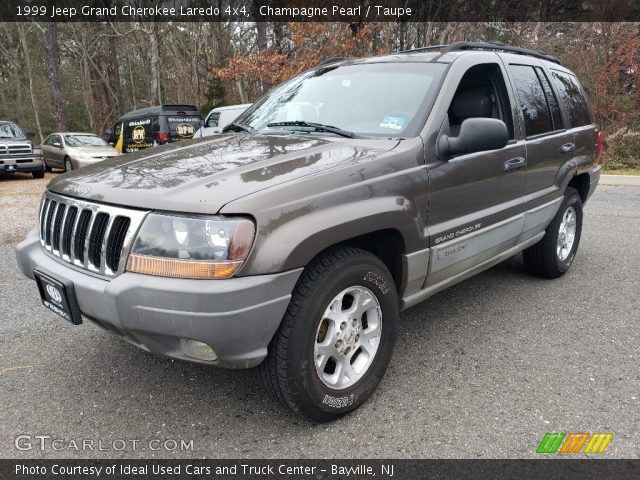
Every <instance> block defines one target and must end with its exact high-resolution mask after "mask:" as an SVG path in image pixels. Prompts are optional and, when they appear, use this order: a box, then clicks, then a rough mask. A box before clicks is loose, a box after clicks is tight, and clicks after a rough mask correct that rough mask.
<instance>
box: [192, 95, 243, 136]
mask: <svg viewBox="0 0 640 480" xmlns="http://www.w3.org/2000/svg"><path fill="white" fill-rule="evenodd" d="M251 105H252V104H251V103H245V104H243V105H229V106H228V107H218V108H214V109H213V110H211V111H210V112H209V115H207V118H206V119H205V121H204V127H201V128H200V129H199V130H198V131H197V132H196V133H195V134H194V135H193V138H199V137H208V136H210V135H215V134H216V133H221V132H222V129H223V128H224V127H226V126H227V125H229V124H230V123H231V122H233V121H234V120H235V119H236V118H238V117H239V116H240V114H241V113H242V112H244V111H245V110H246V109H247V108H249V107H250V106H251Z"/></svg>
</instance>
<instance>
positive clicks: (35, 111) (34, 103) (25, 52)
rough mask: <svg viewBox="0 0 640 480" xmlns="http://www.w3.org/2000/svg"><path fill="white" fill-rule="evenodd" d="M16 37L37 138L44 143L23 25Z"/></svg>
mask: <svg viewBox="0 0 640 480" xmlns="http://www.w3.org/2000/svg"><path fill="white" fill-rule="evenodd" d="M18 35H19V37H20V45H21V46H22V55H23V56H24V63H25V65H26V67H27V76H28V77H29V95H30V96H31V106H32V107H33V116H34V118H35V121H36V128H37V129H38V136H39V137H40V142H43V141H44V135H42V127H41V126H40V113H39V110H38V101H37V99H36V93H35V91H34V85H33V72H32V70H31V60H30V58H29V48H28V47H27V38H26V36H25V34H24V25H22V24H18Z"/></svg>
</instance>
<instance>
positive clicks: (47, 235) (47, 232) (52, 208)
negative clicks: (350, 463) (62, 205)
mask: <svg viewBox="0 0 640 480" xmlns="http://www.w3.org/2000/svg"><path fill="white" fill-rule="evenodd" d="M57 210H58V202H55V201H52V202H51V204H50V205H49V211H48V212H47V224H46V226H45V237H44V243H45V245H46V246H47V247H48V248H49V250H51V241H52V239H51V234H52V233H53V219H54V218H55V216H56V211H57Z"/></svg>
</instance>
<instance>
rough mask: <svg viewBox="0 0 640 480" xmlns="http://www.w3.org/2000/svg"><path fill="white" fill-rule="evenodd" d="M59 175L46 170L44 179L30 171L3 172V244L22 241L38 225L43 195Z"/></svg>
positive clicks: (0, 200)
mask: <svg viewBox="0 0 640 480" xmlns="http://www.w3.org/2000/svg"><path fill="white" fill-rule="evenodd" d="M56 175H57V174H56V173H46V174H45V175H44V178H33V176H31V174H30V173H29V174H26V173H16V174H12V175H0V218H2V222H0V245H10V244H13V243H17V242H19V241H20V240H22V239H23V238H24V236H25V233H26V232H28V231H29V230H31V229H32V228H33V227H35V226H36V225H37V224H38V205H40V196H41V195H42V192H43V191H44V187H45V186H46V185H47V183H49V182H50V181H51V180H52V179H53V178H55V176H56Z"/></svg>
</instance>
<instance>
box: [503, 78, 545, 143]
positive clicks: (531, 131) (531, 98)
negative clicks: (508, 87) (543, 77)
mask: <svg viewBox="0 0 640 480" xmlns="http://www.w3.org/2000/svg"><path fill="white" fill-rule="evenodd" d="M511 74H512V75H513V81H514V83H515V89H516V93H517V95H518V99H519V102H520V108H522V116H523V117H524V128H525V131H526V134H527V136H528V137H530V136H532V135H539V134H541V133H545V132H550V131H552V130H553V124H552V123H551V115H550V113H549V106H548V105H547V99H546V97H545V94H544V90H543V88H542V84H541V83H540V79H539V78H538V75H537V74H536V72H535V70H534V69H533V67H530V66H528V65H511Z"/></svg>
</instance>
